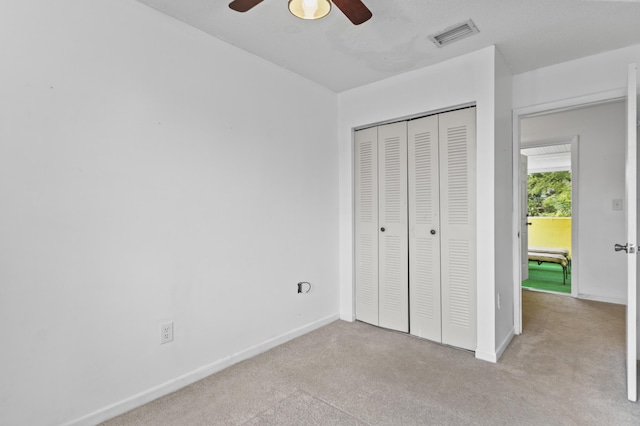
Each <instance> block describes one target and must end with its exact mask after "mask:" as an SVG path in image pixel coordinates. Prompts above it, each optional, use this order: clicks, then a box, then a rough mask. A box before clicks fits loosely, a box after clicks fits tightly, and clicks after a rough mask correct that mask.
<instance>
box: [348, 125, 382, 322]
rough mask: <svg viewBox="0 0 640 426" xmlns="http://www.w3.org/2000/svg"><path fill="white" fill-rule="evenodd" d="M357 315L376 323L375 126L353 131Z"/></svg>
mask: <svg viewBox="0 0 640 426" xmlns="http://www.w3.org/2000/svg"><path fill="white" fill-rule="evenodd" d="M354 168H355V206H354V208H355V264H356V271H355V272H356V318H357V319H359V320H360V321H364V322H368V323H369V324H373V325H378V232H379V231H378V129H377V128H375V127H372V128H369V129H364V130H359V131H357V132H355V167H354Z"/></svg>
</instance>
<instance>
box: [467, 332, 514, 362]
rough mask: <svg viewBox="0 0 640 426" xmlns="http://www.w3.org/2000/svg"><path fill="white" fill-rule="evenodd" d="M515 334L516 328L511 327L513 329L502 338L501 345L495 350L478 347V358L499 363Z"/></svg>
mask: <svg viewBox="0 0 640 426" xmlns="http://www.w3.org/2000/svg"><path fill="white" fill-rule="evenodd" d="M513 336H515V328H513V327H511V330H509V332H508V333H507V335H506V337H505V338H504V339H503V340H502V342H500V345H498V349H497V350H496V351H495V352H491V351H485V350H482V349H476V358H477V359H480V360H482V361H488V362H492V363H494V364H495V363H497V362H498V360H499V359H500V357H502V354H503V353H504V351H505V350H506V349H507V347H508V346H509V343H511V339H513Z"/></svg>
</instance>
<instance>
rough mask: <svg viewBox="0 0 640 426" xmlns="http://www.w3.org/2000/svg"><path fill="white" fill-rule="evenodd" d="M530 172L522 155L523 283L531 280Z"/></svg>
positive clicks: (521, 249)
mask: <svg viewBox="0 0 640 426" xmlns="http://www.w3.org/2000/svg"><path fill="white" fill-rule="evenodd" d="M528 192H529V171H528V165H527V156H526V155H522V154H520V259H521V263H522V272H521V276H522V279H521V280H522V281H524V280H526V279H528V278H529V226H528V223H529V220H528V219H529V215H528V214H527V213H528V210H529V209H528V207H529V205H528V204H529V202H528V196H529V194H528Z"/></svg>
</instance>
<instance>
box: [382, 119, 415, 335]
mask: <svg viewBox="0 0 640 426" xmlns="http://www.w3.org/2000/svg"><path fill="white" fill-rule="evenodd" d="M378 173H379V196H380V198H379V228H381V229H380V231H379V233H378V235H379V250H380V252H379V262H380V263H379V274H380V275H379V297H380V299H379V324H380V326H381V327H386V328H390V329H393V330H398V331H404V332H408V331H409V289H408V285H409V277H408V275H409V271H408V231H407V124H406V122H402V123H393V124H387V125H384V126H379V127H378ZM382 228H384V231H382Z"/></svg>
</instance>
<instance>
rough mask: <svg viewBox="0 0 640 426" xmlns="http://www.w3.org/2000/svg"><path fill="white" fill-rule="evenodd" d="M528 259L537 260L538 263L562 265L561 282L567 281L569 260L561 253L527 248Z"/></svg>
mask: <svg viewBox="0 0 640 426" xmlns="http://www.w3.org/2000/svg"><path fill="white" fill-rule="evenodd" d="M529 261H534V262H538V265H541V264H542V263H544V262H546V263H557V264H559V265H560V266H562V284H563V285H564V284H566V283H567V277H568V274H569V272H568V269H567V268H568V266H569V260H567V257H565V256H564V255H563V254H556V253H541V252H535V251H531V248H529Z"/></svg>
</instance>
